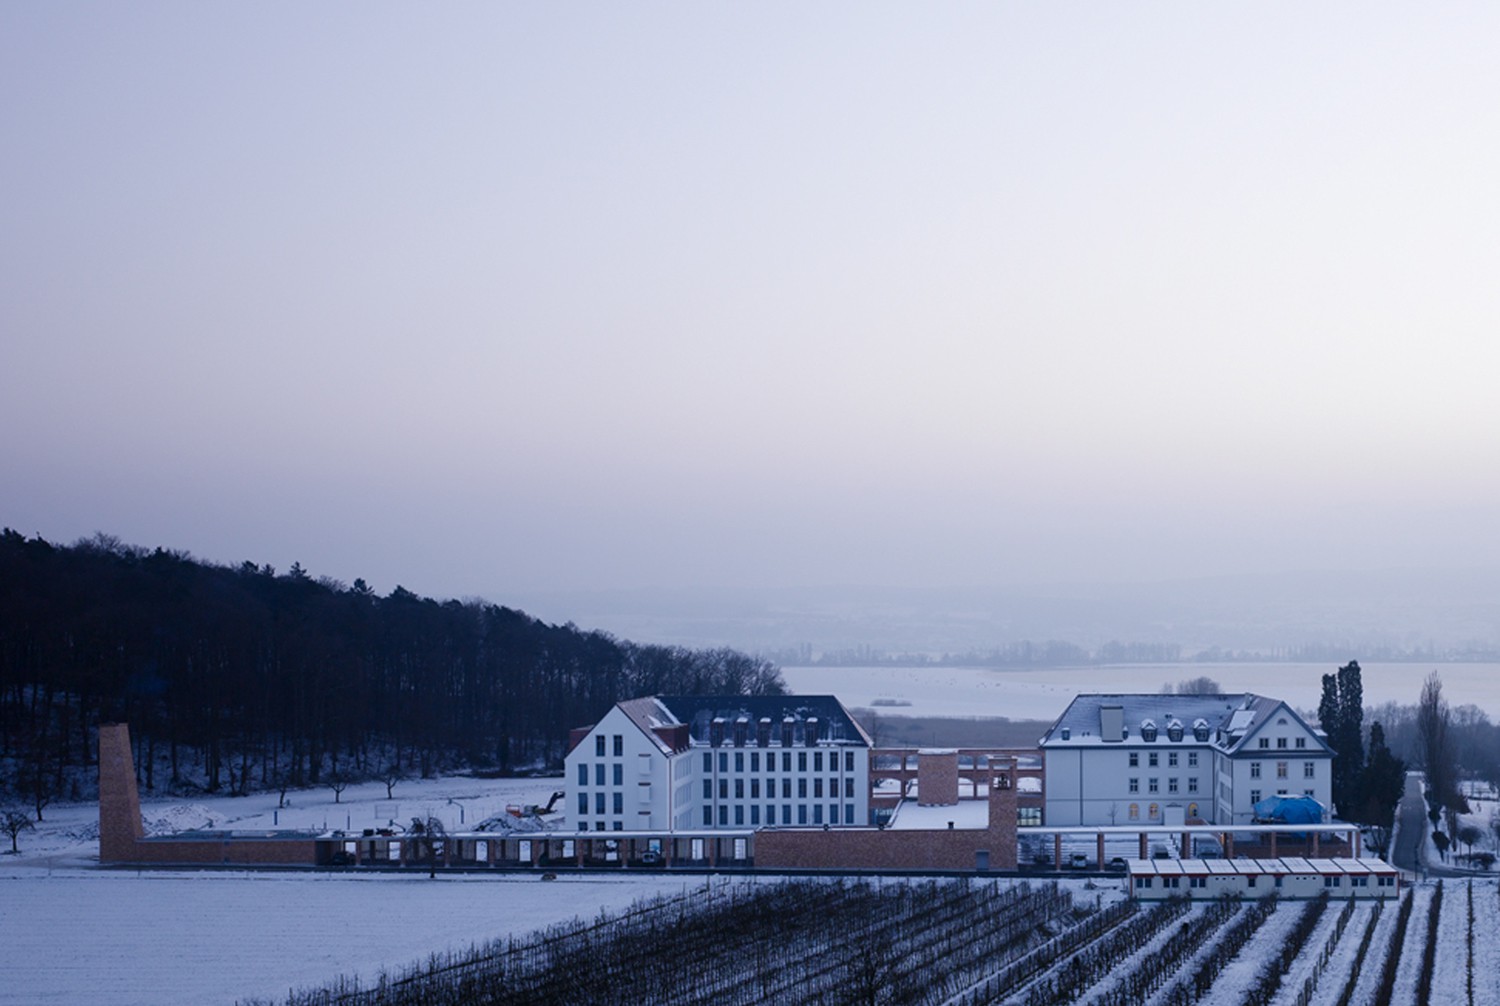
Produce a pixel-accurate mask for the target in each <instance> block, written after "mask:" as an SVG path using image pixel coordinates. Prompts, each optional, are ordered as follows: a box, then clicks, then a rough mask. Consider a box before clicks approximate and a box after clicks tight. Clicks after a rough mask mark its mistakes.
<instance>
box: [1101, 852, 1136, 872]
mask: <svg viewBox="0 0 1500 1006" xmlns="http://www.w3.org/2000/svg"><path fill="white" fill-rule="evenodd" d="M1104 868H1105V869H1106V870H1108V871H1110V872H1111V873H1124V872H1125V871H1126V870H1128V869H1130V864H1129V863H1127V862H1125V860H1124V859H1123V858H1121V857H1119V856H1116V857H1115V858H1114V859H1111V860H1110V861H1109V862H1108V863H1106V864H1105V866H1104Z"/></svg>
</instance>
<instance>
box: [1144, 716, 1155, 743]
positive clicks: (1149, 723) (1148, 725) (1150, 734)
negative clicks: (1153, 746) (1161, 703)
mask: <svg viewBox="0 0 1500 1006" xmlns="http://www.w3.org/2000/svg"><path fill="white" fill-rule="evenodd" d="M1141 740H1143V741H1146V742H1147V743H1148V744H1149V743H1151V742H1153V741H1155V740H1156V721H1155V720H1141Z"/></svg>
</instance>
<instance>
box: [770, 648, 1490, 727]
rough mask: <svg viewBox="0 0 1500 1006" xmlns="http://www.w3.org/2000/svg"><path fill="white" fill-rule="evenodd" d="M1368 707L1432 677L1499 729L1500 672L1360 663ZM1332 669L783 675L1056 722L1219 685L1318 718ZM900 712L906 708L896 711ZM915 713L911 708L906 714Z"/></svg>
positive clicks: (846, 689) (1405, 699)
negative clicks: (1137, 698) (1081, 696)
mask: <svg viewBox="0 0 1500 1006" xmlns="http://www.w3.org/2000/svg"><path fill="white" fill-rule="evenodd" d="M1359 666H1360V672H1361V674H1360V679H1361V681H1362V682H1363V684H1364V692H1365V706H1366V707H1369V706H1376V705H1380V704H1382V703H1384V702H1399V703H1402V704H1404V705H1415V704H1416V701H1417V696H1418V693H1420V692H1421V690H1422V682H1423V680H1424V679H1426V677H1427V675H1428V674H1429V673H1431V672H1432V671H1434V670H1436V671H1437V672H1438V674H1439V676H1440V677H1441V678H1442V680H1443V696H1444V698H1446V699H1447V700H1448V702H1449V704H1450V705H1453V706H1461V705H1470V704H1472V705H1476V706H1478V707H1479V708H1481V709H1483V710H1484V711H1485V712H1486V713H1488V714H1489V716H1490V718H1491V719H1500V664H1379V663H1370V664H1366V663H1363V662H1361V663H1360V665H1359ZM1336 670H1338V666H1337V665H1336V664H1270V663H1267V664H1252V663H1226V664H1207V663H1205V664H1196V663H1195V664H1128V665H1099V666H1090V667H1046V668H1030V669H1024V668H1022V669H1014V670H1011V669H1007V670H996V669H993V668H978V667H934V666H928V667H783V668H782V669H781V673H782V676H783V677H784V678H785V679H786V683H787V686H788V687H789V688H790V689H791V690H792V691H793V692H797V693H801V694H804V695H828V694H831V695H836V696H838V697H839V699H840V700H841V701H842V702H843V703H844V705H846V706H850V707H868V708H874V709H876V710H877V711H879V712H882V713H885V714H887V715H891V716H1004V717H1007V718H1009V719H1026V720H1049V721H1050V720H1053V719H1056V718H1057V716H1058V715H1059V714H1061V713H1062V711H1063V709H1064V708H1066V707H1067V704H1068V702H1069V701H1071V700H1072V698H1073V696H1074V695H1077V694H1078V693H1080V692H1157V691H1160V690H1161V687H1162V685H1163V684H1165V683H1167V682H1171V683H1172V684H1174V685H1175V684H1176V683H1177V682H1179V681H1185V680H1188V679H1190V678H1196V677H1200V676H1206V677H1210V678H1212V679H1214V680H1215V681H1217V682H1218V683H1219V686H1220V688H1221V689H1223V691H1225V692H1255V693H1257V694H1260V695H1268V696H1271V697H1273V698H1278V699H1285V700H1286V701H1287V702H1289V703H1291V704H1292V705H1293V706H1294V707H1295V708H1297V709H1299V710H1303V711H1308V710H1311V711H1314V712H1316V710H1317V708H1318V700H1319V698H1320V697H1321V696H1322V691H1323V675H1324V674H1329V673H1332V672H1334V671H1336ZM892 703H900V704H892ZM907 703H909V704H907Z"/></svg>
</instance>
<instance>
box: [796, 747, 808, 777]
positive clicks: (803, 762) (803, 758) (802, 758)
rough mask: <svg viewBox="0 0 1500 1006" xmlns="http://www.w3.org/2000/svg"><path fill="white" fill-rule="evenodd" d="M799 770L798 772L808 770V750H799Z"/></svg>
mask: <svg viewBox="0 0 1500 1006" xmlns="http://www.w3.org/2000/svg"><path fill="white" fill-rule="evenodd" d="M797 771H798V772H806V771H807V752H806V751H798V752H797Z"/></svg>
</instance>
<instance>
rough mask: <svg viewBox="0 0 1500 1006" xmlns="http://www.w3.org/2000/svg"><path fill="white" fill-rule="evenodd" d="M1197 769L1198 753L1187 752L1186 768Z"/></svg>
mask: <svg viewBox="0 0 1500 1006" xmlns="http://www.w3.org/2000/svg"><path fill="white" fill-rule="evenodd" d="M1197 767H1198V752H1196V751H1189V752H1188V768H1197Z"/></svg>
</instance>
